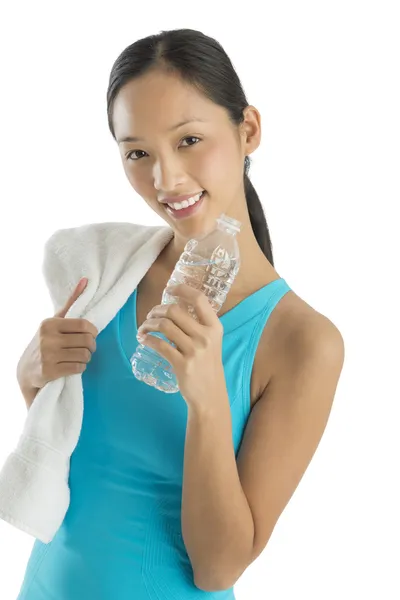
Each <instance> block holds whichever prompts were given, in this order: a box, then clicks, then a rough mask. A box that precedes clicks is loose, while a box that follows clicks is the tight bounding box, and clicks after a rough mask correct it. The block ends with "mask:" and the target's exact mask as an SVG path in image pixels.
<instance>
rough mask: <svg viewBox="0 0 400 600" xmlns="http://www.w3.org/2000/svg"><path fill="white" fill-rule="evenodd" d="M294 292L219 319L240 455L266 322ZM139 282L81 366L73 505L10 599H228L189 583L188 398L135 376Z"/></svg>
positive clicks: (250, 301)
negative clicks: (184, 501)
mask: <svg viewBox="0 0 400 600" xmlns="http://www.w3.org/2000/svg"><path fill="white" fill-rule="evenodd" d="M289 290H290V288H289V286H288V285H287V283H286V282H285V280H284V279H282V278H280V279H277V280H275V281H272V282H271V283H269V284H268V285H266V286H264V287H262V288H260V289H259V290H257V291H256V292H254V293H253V294H251V295H250V296H248V297H246V298H245V299H244V300H242V301H241V302H240V303H239V304H237V305H236V306H234V307H233V308H232V309H231V310H229V311H228V312H226V313H225V314H223V315H222V316H221V317H220V320H221V322H222V324H223V328H224V334H223V342H222V358H223V365H224V372H225V378H226V383H227V390H228V393H229V400H230V408H231V414H232V430H233V444H234V449H235V455H236V456H237V454H238V451H239V448H240V443H241V440H242V436H243V433H244V428H245V426H246V422H247V419H248V417H249V414H250V383H251V372H252V367H253V361H254V357H255V353H256V350H257V345H258V342H259V340H260V336H261V334H262V331H263V329H264V326H265V324H266V322H267V320H268V318H269V316H270V314H271V312H272V311H273V309H274V308H275V306H276V305H277V304H278V302H279V301H280V299H281V298H282V297H283V296H284V295H285V294H286V293H287V292H288V291H289ZM136 333H137V323H136V289H135V290H134V291H133V293H132V294H131V295H130V296H129V298H128V300H127V301H126V303H125V304H124V306H123V307H122V308H121V309H120V310H119V311H118V313H117V314H116V316H115V317H114V319H113V320H112V321H110V322H109V324H108V325H107V326H106V327H105V328H104V329H103V330H102V331H101V332H100V333H99V335H98V336H97V338H96V342H97V349H96V352H94V353H93V355H92V359H91V361H90V362H89V363H88V365H87V368H86V370H85V371H84V373H83V374H82V384H83V395H84V414H83V423H82V430H81V434H80V437H79V441H78V444H77V446H76V448H75V450H74V452H73V454H72V456H71V461H70V473H69V486H70V490H71V501H70V506H69V508H68V511H67V513H66V515H65V518H64V521H63V523H62V525H61V527H60V528H59V530H58V531H57V533H56V535H55V536H54V538H53V539H52V541H51V542H50V543H48V544H44V543H42V542H41V541H39V540H35V542H34V545H33V549H32V552H31V555H30V558H29V561H28V564H27V568H26V572H25V577H24V581H23V584H22V587H21V590H20V594H19V596H18V599H17V600H195V599H196V600H200V599H204V600H206V599H208V600H211V599H214V600H216V599H220V600H234V598H235V596H234V591H233V588H230V589H228V590H223V591H218V592H206V591H203V590H200V589H199V588H197V587H196V586H195V585H194V582H193V571H192V568H191V563H190V560H189V557H188V554H187V552H186V550H185V546H184V542H183V538H182V531H181V495H182V482H183V459H184V446H185V433H186V420H187V404H186V402H185V400H184V399H183V397H182V395H181V394H180V392H177V393H175V394H164V393H163V392H160V391H159V390H156V389H155V388H154V387H150V386H148V385H146V384H145V383H143V382H140V381H138V380H137V379H136V377H135V376H134V375H133V373H132V370H131V365H130V361H129V359H130V357H131V356H132V354H133V352H134V351H135V349H136V347H137V344H138V342H137V340H136Z"/></svg>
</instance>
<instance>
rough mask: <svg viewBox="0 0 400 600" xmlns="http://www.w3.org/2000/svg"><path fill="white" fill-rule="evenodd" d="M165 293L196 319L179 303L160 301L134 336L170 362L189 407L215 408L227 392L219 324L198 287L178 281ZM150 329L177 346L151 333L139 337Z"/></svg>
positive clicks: (221, 332) (221, 330)
mask: <svg viewBox="0 0 400 600" xmlns="http://www.w3.org/2000/svg"><path fill="white" fill-rule="evenodd" d="M167 292H168V293H169V294H170V295H172V296H174V297H177V298H179V299H182V300H184V301H185V302H186V303H187V304H190V305H191V306H193V308H194V310H195V313H196V315H197V318H198V321H196V320H195V319H194V318H193V317H192V316H190V314H188V312H187V309H185V308H182V307H181V306H179V305H178V304H159V305H157V306H155V307H154V308H152V310H151V311H150V312H149V314H148V315H147V318H146V321H145V322H144V323H143V324H142V325H141V327H139V330H138V335H137V339H138V341H139V342H140V343H141V344H144V345H145V346H149V347H150V348H153V349H154V350H156V352H158V353H159V354H161V356H162V357H163V358H165V359H166V360H167V361H168V362H169V363H170V364H171V366H172V368H173V370H174V373H175V375H176V378H177V380H178V384H179V391H180V392H181V394H182V396H183V398H184V399H185V401H186V403H187V404H188V407H190V408H194V409H195V410H203V409H204V410H208V409H209V408H216V406H215V405H216V403H218V402H223V401H226V399H227V395H228V393H227V389H226V381H225V373H224V368H223V363H222V339H223V331H224V330H223V326H222V323H221V321H220V320H219V318H218V317H217V314H216V313H215V311H214V310H213V309H212V307H211V305H210V303H209V301H208V300H207V297H206V295H205V294H204V293H203V292H201V291H200V290H196V289H194V288H192V287H190V286H189V285H187V284H185V283H180V284H178V285H174V286H169V287H168V288H167ZM149 331H157V332H160V333H162V334H163V335H165V337H166V338H168V340H170V341H171V342H173V343H174V344H175V345H176V348H174V347H173V346H172V345H171V344H169V343H168V342H166V341H164V340H162V339H160V338H158V337H155V336H153V335H145V337H144V339H141V338H140V337H139V335H140V334H146V333H147V332H149Z"/></svg>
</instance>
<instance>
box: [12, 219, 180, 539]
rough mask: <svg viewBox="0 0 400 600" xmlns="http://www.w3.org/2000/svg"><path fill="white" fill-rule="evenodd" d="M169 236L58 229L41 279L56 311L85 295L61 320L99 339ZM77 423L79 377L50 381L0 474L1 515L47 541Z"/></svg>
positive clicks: (54, 526) (126, 229) (155, 231)
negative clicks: (81, 284) (76, 321)
mask: <svg viewBox="0 0 400 600" xmlns="http://www.w3.org/2000/svg"><path fill="white" fill-rule="evenodd" d="M172 237H173V230H172V229H171V228H170V227H168V226H167V227H165V226H145V225H137V224H132V223H92V224H89V225H83V226H81V227H75V228H70V229H61V230H57V231H56V232H55V233H53V235H52V236H51V237H50V238H49V239H48V240H47V241H46V243H45V246H44V260H43V274H44V278H45V281H46V284H47V286H48V288H49V290H50V296H51V299H52V302H53V305H54V311H58V310H59V309H60V308H61V307H62V306H64V304H65V302H66V301H67V299H68V297H69V296H70V295H71V293H72V291H73V289H74V288H75V287H76V285H77V284H78V281H79V280H80V279H81V278H82V277H88V279H89V281H88V283H87V286H86V289H85V291H84V292H83V293H82V294H81V295H80V296H79V298H77V300H76V301H75V303H74V304H73V306H71V308H70V310H69V311H68V313H67V315H66V318H69V317H71V318H85V319H87V320H88V321H90V322H91V323H93V325H95V326H96V327H97V329H98V331H99V333H100V331H101V330H102V329H104V327H106V326H107V324H108V323H109V322H110V321H111V320H112V319H113V318H114V316H115V315H116V314H117V312H118V310H119V309H120V308H121V307H122V306H123V305H124V304H125V302H126V301H127V299H128V297H129V296H130V294H131V293H132V292H133V290H134V289H135V288H136V286H137V284H138V283H139V281H140V280H141V279H142V277H143V276H144V275H145V273H146V272H147V271H148V269H149V268H150V266H151V265H152V264H153V262H154V261H155V259H156V258H157V256H158V255H159V254H160V252H161V250H162V249H163V248H164V247H165V246H166V244H167V243H168V242H169V241H170V240H171V238H172ZM82 417H83V390H82V375H81V374H79V373H77V374H74V375H69V376H67V377H61V378H59V379H56V380H54V381H50V382H48V383H47V384H46V385H45V386H44V387H43V388H42V389H41V390H40V391H39V392H38V394H37V396H36V398H35V400H34V402H33V404H32V405H31V407H30V409H29V411H28V413H27V418H26V421H25V425H24V429H23V432H22V434H21V436H20V439H19V441H18V444H17V446H16V448H15V450H14V451H13V452H12V453H11V454H10V455H9V456H8V457H7V459H6V461H5V463H4V465H3V467H2V470H1V471H0V517H1V518H2V519H4V520H5V521H7V522H8V523H10V524H11V525H13V526H15V527H17V528H19V529H21V530H22V531H25V532H26V533H28V534H30V535H32V536H34V537H36V538H38V539H39V540H41V541H42V542H44V543H46V544H47V543H48V542H50V541H51V540H52V539H53V537H54V535H55V533H56V532H57V530H58V528H59V527H60V525H61V524H62V522H63V520H64V516H65V514H66V512H67V510H68V506H69V503H70V490H69V486H68V479H69V464H70V457H71V454H72V453H73V451H74V449H75V447H76V445H77V443H78V439H79V435H80V431H81V427H82Z"/></svg>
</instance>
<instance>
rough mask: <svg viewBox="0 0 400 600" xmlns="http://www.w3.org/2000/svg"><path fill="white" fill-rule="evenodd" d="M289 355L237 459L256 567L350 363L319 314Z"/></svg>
mask: <svg viewBox="0 0 400 600" xmlns="http://www.w3.org/2000/svg"><path fill="white" fill-rule="evenodd" d="M283 351H284V356H283V358H282V360H281V361H279V364H280V365H281V366H280V368H278V369H277V370H276V372H275V373H274V374H273V376H272V377H271V380H270V382H269V384H268V386H267V387H266V389H265V391H264V393H263V395H262V396H261V397H260V399H259V400H258V401H257V403H256V404H255V406H254V408H253V410H252V412H251V413H250V416H249V419H248V422H247V426H246V430H245V433H244V436H243V440H242V444H241V447H240V451H239V454H238V459H237V465H238V472H239V477H240V481H241V484H242V488H243V491H244V493H245V495H246V498H247V500H248V503H249V507H250V510H251V512H252V515H253V521H254V540H253V554H252V556H251V559H250V563H251V562H252V561H254V559H255V558H257V556H258V555H259V554H260V553H261V552H262V550H263V549H264V548H265V546H266V544H267V542H268V539H269V538H270V536H271V534H272V531H273V529H274V527H275V525H276V522H277V520H278V518H279V516H280V514H281V513H282V511H283V510H284V508H285V506H286V505H287V503H288V502H289V500H290V498H291V496H292V495H293V493H294V491H295V489H296V487H297V486H298V484H299V482H300V480H301V478H302V476H303V474H304V472H305V470H306V468H307V466H308V465H309V463H310V461H311V459H312V457H313V455H314V452H315V450H316V449H317V446H318V444H319V442H320V440H321V437H322V434H323V432H324V430H325V426H326V424H327V420H328V417H329V413H330V410H331V407H332V402H333V399H334V395H335V391H336V387H337V384H338V380H339V377H340V373H341V370H342V366H343V362H344V343H343V338H342V336H341V334H340V332H339V330H338V329H337V328H336V327H335V325H333V323H332V322H331V321H329V319H327V318H326V317H324V316H323V315H320V314H319V313H316V317H315V318H313V319H311V324H310V321H307V326H306V327H304V326H303V327H301V328H300V329H298V330H297V331H294V332H293V335H290V336H288V338H287V340H286V342H285V347H284V349H283ZM250 563H248V564H250Z"/></svg>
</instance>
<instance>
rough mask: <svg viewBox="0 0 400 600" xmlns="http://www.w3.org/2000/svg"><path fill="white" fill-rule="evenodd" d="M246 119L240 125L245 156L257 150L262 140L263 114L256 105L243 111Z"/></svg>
mask: <svg viewBox="0 0 400 600" xmlns="http://www.w3.org/2000/svg"><path fill="white" fill-rule="evenodd" d="M243 116H244V120H243V122H242V123H241V125H240V130H241V139H242V147H243V152H244V156H248V155H249V154H251V153H252V152H254V150H257V148H258V146H259V145H260V142H261V115H260V113H259V112H258V110H257V109H256V108H255V107H254V106H247V107H246V108H245V109H244V111H243Z"/></svg>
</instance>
